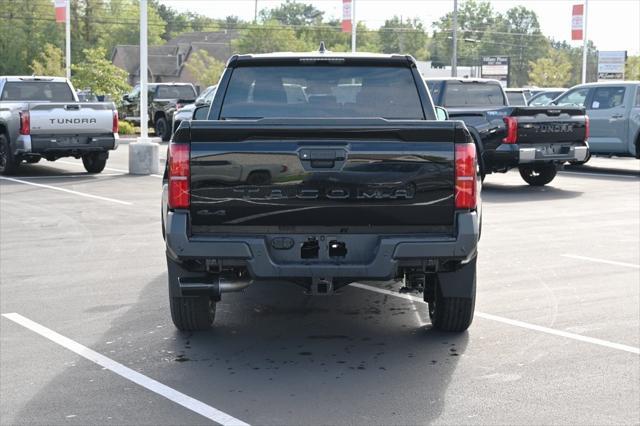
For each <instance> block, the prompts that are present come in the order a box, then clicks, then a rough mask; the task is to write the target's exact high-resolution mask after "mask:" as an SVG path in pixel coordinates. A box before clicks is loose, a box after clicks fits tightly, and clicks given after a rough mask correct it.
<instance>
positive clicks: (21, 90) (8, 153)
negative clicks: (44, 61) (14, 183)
mask: <svg viewBox="0 0 640 426" xmlns="http://www.w3.org/2000/svg"><path fill="white" fill-rule="evenodd" d="M117 147H118V112H117V111H116V107H115V105H114V104H113V102H79V101H78V96H77V95H76V92H75V90H74V89H73V86H72V85H71V82H70V81H68V80H67V79H66V78H61V77H35V76H30V77H26V76H25V77H0V174H4V175H8V174H12V173H14V172H16V170H17V168H18V166H19V165H20V163H22V162H23V161H24V162H27V163H37V162H38V161H40V160H41V159H42V158H46V159H47V160H49V161H55V160H57V159H58V158H62V157H75V158H82V163H83V164H84V167H85V169H86V170H87V171H88V172H89V173H100V172H101V171H102V170H103V169H104V167H105V165H106V163H107V159H108V158H109V151H110V150H114V149H116V148H117Z"/></svg>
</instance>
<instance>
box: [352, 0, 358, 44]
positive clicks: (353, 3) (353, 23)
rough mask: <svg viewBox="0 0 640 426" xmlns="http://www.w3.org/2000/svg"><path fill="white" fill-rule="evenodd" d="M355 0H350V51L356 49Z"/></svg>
mask: <svg viewBox="0 0 640 426" xmlns="http://www.w3.org/2000/svg"><path fill="white" fill-rule="evenodd" d="M357 26H358V23H357V22H356V0H351V52H354V53H355V51H356V27H357Z"/></svg>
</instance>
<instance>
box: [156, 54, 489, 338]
mask: <svg viewBox="0 0 640 426" xmlns="http://www.w3.org/2000/svg"><path fill="white" fill-rule="evenodd" d="M290 85H296V86H295V87H296V88H297V89H296V90H295V91H293V90H290V87H291V86H290ZM298 89H300V90H298ZM287 93H289V94H287ZM194 118H195V119H194V120H186V121H183V122H182V123H181V125H180V127H179V128H178V130H177V131H176V133H175V135H174V137H173V140H172V142H171V143H170V145H169V155H168V162H167V170H166V173H165V182H164V191H163V222H162V223H163V232H164V234H165V241H166V254H167V263H168V272H169V273H168V278H169V295H170V306H171V316H172V319H173V322H174V324H175V325H176V327H177V328H178V329H180V330H201V329H206V328H209V327H210V326H211V325H212V323H213V319H214V314H215V306H216V302H217V301H219V300H220V298H221V295H222V294H223V293H225V292H231V291H239V290H242V289H244V288H245V287H247V286H248V285H250V284H251V283H253V285H268V284H267V283H268V282H273V281H289V282H293V283H296V284H298V285H300V286H302V287H304V288H305V289H306V290H307V291H308V292H309V293H310V294H314V295H329V294H332V293H333V292H334V291H335V290H337V289H339V288H341V287H343V286H346V285H348V284H350V283H353V282H356V281H358V280H379V281H388V280H399V279H402V278H405V282H406V284H405V286H406V288H405V289H406V290H407V291H420V292H423V294H424V298H425V300H426V301H427V302H428V304H429V314H430V316H431V319H432V323H433V325H434V326H435V327H436V328H438V329H441V330H448V331H462V330H465V329H467V327H469V325H470V324H471V321H472V319H473V311H474V306H475V294H476V258H477V257H476V254H477V242H478V239H479V230H480V223H481V215H480V211H481V210H480V199H479V198H480V182H479V179H478V178H477V174H478V168H477V164H476V150H475V146H474V144H473V140H472V138H471V135H470V134H469V132H468V131H467V128H466V126H465V125H464V123H463V122H461V121H436V115H435V110H434V107H433V105H432V104H431V100H430V97H429V95H428V92H427V87H426V85H425V84H424V81H423V80H422V79H421V77H420V74H419V73H418V70H417V68H416V63H415V61H414V59H413V58H411V57H409V56H401V55H373V54H333V53H328V52H326V53H325V52H322V50H321V51H320V52H318V53H309V54H302V53H299V54H268V55H241V56H233V57H232V58H231V59H230V60H229V62H228V63H227V67H226V69H225V71H224V73H223V76H222V78H221V80H220V85H219V88H218V90H217V92H216V94H215V97H214V99H213V102H212V104H211V106H205V107H199V108H198V109H196V111H195V113H194ZM199 118H207V119H206V120H199Z"/></svg>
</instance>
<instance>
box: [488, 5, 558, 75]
mask: <svg viewBox="0 0 640 426" xmlns="http://www.w3.org/2000/svg"><path fill="white" fill-rule="evenodd" d="M478 49H479V50H478V53H479V54H481V55H483V56H484V55H504V56H508V57H509V58H510V60H509V85H510V86H512V87H521V86H524V85H526V84H527V83H528V82H529V63H530V62H535V61H537V60H538V59H539V58H542V57H544V56H545V55H546V54H547V52H548V51H549V42H548V40H547V38H546V37H545V36H544V35H543V34H542V31H541V30H540V23H539V22H538V16H537V15H536V13H535V12H534V11H532V10H530V9H527V8H526V7H524V6H517V7H514V8H511V9H509V10H508V11H507V12H506V13H505V14H504V15H498V17H497V18H496V22H495V24H494V25H493V26H492V27H491V28H490V29H488V30H487V31H486V32H485V33H484V35H483V37H482V41H481V42H480V43H479V46H478Z"/></svg>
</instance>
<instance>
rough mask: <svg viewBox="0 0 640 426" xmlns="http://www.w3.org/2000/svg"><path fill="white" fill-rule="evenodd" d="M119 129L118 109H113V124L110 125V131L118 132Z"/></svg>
mask: <svg viewBox="0 0 640 426" xmlns="http://www.w3.org/2000/svg"><path fill="white" fill-rule="evenodd" d="M119 130H120V119H119V118H118V111H116V110H114V111H113V124H112V126H111V131H112V132H113V133H118V131H119Z"/></svg>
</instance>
